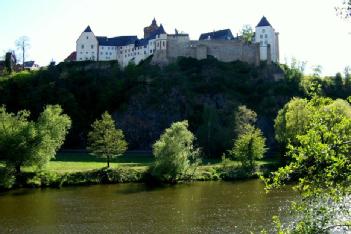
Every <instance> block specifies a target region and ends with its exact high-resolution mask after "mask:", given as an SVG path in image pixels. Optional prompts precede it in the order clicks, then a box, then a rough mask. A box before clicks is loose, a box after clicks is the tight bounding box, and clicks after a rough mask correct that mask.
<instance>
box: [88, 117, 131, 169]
mask: <svg viewBox="0 0 351 234" xmlns="http://www.w3.org/2000/svg"><path fill="white" fill-rule="evenodd" d="M91 127H92V131H90V132H89V133H88V147H87V149H88V150H89V151H90V152H91V153H92V154H94V155H96V156H98V157H101V158H106V160H107V167H110V161H111V159H113V158H115V157H117V156H121V155H123V154H124V153H125V152H126V150H127V146H128V144H127V142H126V141H125V139H124V134H123V131H122V130H121V129H118V128H116V125H115V121H114V120H113V119H112V117H111V115H110V114H109V113H108V112H105V113H103V114H102V117H101V120H96V121H95V122H94V123H93V124H92V125H91Z"/></svg>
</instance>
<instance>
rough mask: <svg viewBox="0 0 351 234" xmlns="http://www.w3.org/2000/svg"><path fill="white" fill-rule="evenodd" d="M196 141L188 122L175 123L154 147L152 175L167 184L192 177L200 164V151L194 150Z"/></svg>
mask: <svg viewBox="0 0 351 234" xmlns="http://www.w3.org/2000/svg"><path fill="white" fill-rule="evenodd" d="M194 140H195V137H194V135H193V134H192V133H191V132H190V131H189V130H188V121H183V122H177V123H173V124H172V125H171V127H170V128H168V129H166V130H165V132H164V133H163V134H162V135H161V137H160V139H159V140H158V141H156V143H155V144H154V145H153V154H154V156H155V162H154V165H153V169H152V175H153V176H155V177H156V178H158V179H159V180H161V181H166V182H176V181H178V180H181V179H185V178H188V179H189V178H190V177H192V176H193V174H194V173H195V170H196V167H197V165H198V163H199V159H198V156H199V149H196V148H194V145H193V143H194Z"/></svg>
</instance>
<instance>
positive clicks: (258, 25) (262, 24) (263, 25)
mask: <svg viewBox="0 0 351 234" xmlns="http://www.w3.org/2000/svg"><path fill="white" fill-rule="evenodd" d="M266 26H271V27H272V25H271V24H270V23H269V22H268V20H267V18H266V17H265V16H263V17H262V19H261V20H260V22H259V23H258V24H257V26H256V27H266Z"/></svg>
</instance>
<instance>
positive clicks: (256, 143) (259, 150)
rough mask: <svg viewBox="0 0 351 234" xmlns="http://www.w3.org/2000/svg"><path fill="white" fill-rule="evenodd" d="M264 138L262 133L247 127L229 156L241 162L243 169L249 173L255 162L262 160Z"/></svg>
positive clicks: (264, 150)
mask: <svg viewBox="0 0 351 234" xmlns="http://www.w3.org/2000/svg"><path fill="white" fill-rule="evenodd" d="M266 150H267V149H266V147H265V138H264V136H263V135H262V132H261V131H260V130H259V129H257V128H254V127H253V126H251V125H248V126H247V128H246V132H245V133H242V134H241V135H239V137H238V138H237V139H236V141H235V142H234V147H233V149H232V150H230V151H229V156H230V157H232V158H234V159H237V160H239V161H240V162H241V165H242V167H243V169H245V170H247V171H248V172H249V173H250V172H252V171H254V169H255V166H256V165H255V160H257V159H261V158H263V155H264V153H265V152H266Z"/></svg>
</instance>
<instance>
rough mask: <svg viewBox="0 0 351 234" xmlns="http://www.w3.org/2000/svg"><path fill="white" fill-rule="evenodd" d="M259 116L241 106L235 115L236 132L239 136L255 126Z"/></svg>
mask: <svg viewBox="0 0 351 234" xmlns="http://www.w3.org/2000/svg"><path fill="white" fill-rule="evenodd" d="M256 120H257V114H256V113H255V112H254V111H252V110H250V109H249V108H247V107H246V106H239V107H238V109H237V111H236V112H235V115H234V132H235V135H236V136H239V135H241V134H243V133H245V132H246V131H247V128H248V127H250V126H252V125H254V124H255V123H256Z"/></svg>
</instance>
